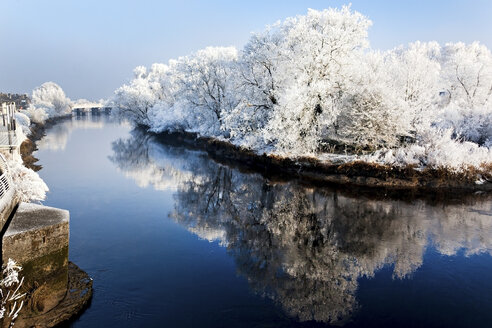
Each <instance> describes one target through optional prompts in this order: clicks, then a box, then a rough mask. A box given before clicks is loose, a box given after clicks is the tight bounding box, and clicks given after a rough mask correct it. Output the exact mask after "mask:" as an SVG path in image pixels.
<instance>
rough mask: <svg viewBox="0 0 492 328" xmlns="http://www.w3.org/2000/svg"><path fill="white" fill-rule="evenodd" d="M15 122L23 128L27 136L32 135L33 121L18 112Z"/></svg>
mask: <svg viewBox="0 0 492 328" xmlns="http://www.w3.org/2000/svg"><path fill="white" fill-rule="evenodd" d="M15 121H16V122H17V124H18V125H20V126H21V128H22V132H23V133H24V134H25V135H28V134H29V133H31V129H30V128H29V127H30V126H31V120H30V119H29V116H27V115H26V114H24V113H19V112H17V113H15Z"/></svg>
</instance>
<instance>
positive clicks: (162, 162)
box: [111, 130, 492, 323]
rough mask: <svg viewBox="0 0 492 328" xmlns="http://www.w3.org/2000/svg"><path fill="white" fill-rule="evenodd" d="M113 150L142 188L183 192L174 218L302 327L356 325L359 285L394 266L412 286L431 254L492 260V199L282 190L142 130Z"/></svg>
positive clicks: (284, 186)
mask: <svg viewBox="0 0 492 328" xmlns="http://www.w3.org/2000/svg"><path fill="white" fill-rule="evenodd" d="M113 152H114V153H113V155H112V157H111V160H112V161H113V162H114V163H115V164H116V165H117V167H118V168H119V169H120V170H121V171H122V172H124V173H125V175H126V176H128V177H131V178H133V179H135V181H137V183H138V185H139V186H142V187H146V186H153V187H154V188H155V189H158V190H168V189H171V190H174V191H175V194H174V197H175V205H174V210H173V212H172V213H171V215H170V216H171V217H172V218H173V219H174V220H175V221H176V222H178V223H179V224H181V225H183V226H185V227H186V228H187V229H188V230H189V231H190V232H193V233H194V234H196V235H197V236H199V237H200V238H203V239H206V240H209V241H217V242H219V243H220V244H221V245H223V246H224V247H227V250H228V252H229V253H230V254H231V255H232V256H233V257H234V259H235V261H236V265H237V270H238V272H239V274H240V275H243V276H244V277H246V278H247V280H248V282H249V284H250V286H251V288H252V289H253V290H254V291H256V292H257V293H259V294H260V295H263V296H265V297H268V298H271V299H272V300H274V301H275V302H277V303H278V304H279V305H280V306H281V307H282V308H283V309H284V310H285V312H286V313H288V314H289V315H290V316H292V317H296V318H298V319H299V320H300V321H308V320H316V321H321V322H328V323H343V322H344V321H346V320H348V319H350V317H351V316H352V314H353V313H354V311H356V310H357V307H358V304H357V299H356V291H357V288H358V279H359V278H361V277H369V278H370V277H373V276H374V275H375V273H376V272H377V271H378V270H380V269H381V268H383V267H385V266H388V267H390V268H391V269H392V272H393V277H394V279H410V278H411V275H412V274H413V273H414V272H415V271H416V270H417V269H418V268H419V267H420V266H421V265H422V264H423V254H424V252H425V250H426V248H427V247H430V246H432V247H434V248H435V249H436V250H437V251H438V252H439V253H440V254H443V255H449V256H451V255H455V254H456V253H457V252H459V251H464V253H465V255H466V256H468V255H472V254H480V253H489V254H491V250H492V207H491V202H490V200H489V199H488V198H487V197H486V196H483V197H478V196H477V197H473V198H471V199H468V200H462V201H454V202H448V203H442V202H440V203H439V204H432V203H429V202H427V201H426V200H418V199H416V200H392V199H378V200H375V199H369V198H366V197H359V198H355V197H352V196H348V195H347V194H344V193H341V192H339V191H336V190H330V189H321V188H311V187H307V186H303V185H302V184H301V183H299V182H296V181H292V182H284V183H276V182H272V181H269V180H268V179H265V178H263V177H262V176H261V175H258V174H248V173H242V172H240V171H239V170H236V169H231V168H229V167H227V166H224V165H221V164H218V163H216V162H214V161H212V160H210V159H209V158H208V156H207V155H206V154H204V153H202V152H199V151H192V150H188V149H186V148H184V147H180V146H177V145H175V144H173V143H172V142H171V143H169V144H162V143H160V142H157V141H156V140H155V139H154V138H153V137H151V136H148V135H146V134H145V133H143V132H141V131H139V130H134V131H133V132H132V136H131V138H129V139H127V140H118V141H117V142H115V143H113Z"/></svg>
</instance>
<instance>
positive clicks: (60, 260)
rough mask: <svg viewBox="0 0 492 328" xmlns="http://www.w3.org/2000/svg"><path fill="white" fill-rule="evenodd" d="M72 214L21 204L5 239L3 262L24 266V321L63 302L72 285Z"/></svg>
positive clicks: (3, 241)
mask: <svg viewBox="0 0 492 328" xmlns="http://www.w3.org/2000/svg"><path fill="white" fill-rule="evenodd" d="M68 242H69V212H68V211H66V210H61V209H57V208H52V207H46V206H42V205H36V204H28V203H20V204H19V207H18V208H17V211H16V212H15V214H14V216H13V217H12V221H11V222H10V224H9V226H8V228H7V231H6V232H5V234H4V236H3V238H2V261H3V263H6V262H7V260H8V259H9V258H11V259H13V260H15V261H16V262H17V263H18V264H20V265H21V266H22V268H23V269H22V271H21V272H20V275H21V276H22V277H24V285H23V288H22V290H23V291H24V292H27V298H26V301H27V304H25V308H24V309H23V310H22V311H21V314H20V318H19V319H20V321H22V320H23V318H24V319H27V318H29V317H32V316H37V315H39V314H42V313H46V312H47V311H49V310H51V309H52V308H54V307H55V306H57V305H58V303H60V301H61V300H62V299H63V298H64V296H65V294H66V292H67V286H68Z"/></svg>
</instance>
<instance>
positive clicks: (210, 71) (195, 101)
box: [176, 47, 238, 136]
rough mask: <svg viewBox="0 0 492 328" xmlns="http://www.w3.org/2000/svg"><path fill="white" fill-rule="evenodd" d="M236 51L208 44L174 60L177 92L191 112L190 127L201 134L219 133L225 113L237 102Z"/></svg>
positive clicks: (189, 117) (231, 48)
mask: <svg viewBox="0 0 492 328" xmlns="http://www.w3.org/2000/svg"><path fill="white" fill-rule="evenodd" d="M237 58H238V53H237V50H236V49H235V48H234V47H208V48H205V49H203V50H200V51H198V52H196V53H195V54H193V55H191V56H186V57H181V58H179V59H178V60H177V63H176V67H177V70H176V72H177V74H178V76H177V83H178V85H179V87H178V88H179V89H178V91H177V92H178V93H179V97H180V98H181V99H182V101H184V102H185V104H186V106H189V108H190V112H189V116H188V118H187V119H188V121H189V125H190V128H191V130H193V131H195V132H198V133H200V134H204V135H214V136H217V135H220V134H221V121H222V117H223V113H224V112H230V111H231V110H232V109H234V108H235V107H236V105H237V100H236V90H235V79H236V75H235V74H236V70H235V66H236V62H237Z"/></svg>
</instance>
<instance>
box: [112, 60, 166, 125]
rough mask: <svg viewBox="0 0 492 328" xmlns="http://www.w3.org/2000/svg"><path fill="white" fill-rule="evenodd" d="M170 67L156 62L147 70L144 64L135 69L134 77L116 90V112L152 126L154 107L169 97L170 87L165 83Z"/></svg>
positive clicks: (114, 102) (137, 122) (135, 121)
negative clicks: (151, 113)
mask: <svg viewBox="0 0 492 328" xmlns="http://www.w3.org/2000/svg"><path fill="white" fill-rule="evenodd" d="M168 70H169V67H168V66H167V65H164V64H154V65H152V67H151V69H150V70H149V71H148V72H147V69H146V68H145V67H143V66H138V67H137V68H135V70H134V79H133V80H132V81H131V82H130V83H129V84H125V85H123V86H121V87H120V88H118V89H117V90H116V91H115V95H114V97H113V99H112V102H113V104H114V105H115V114H118V115H120V116H123V117H125V118H127V119H129V120H130V121H132V122H134V123H136V124H142V125H147V126H150V124H151V122H150V120H149V117H150V112H151V110H152V107H153V106H154V105H155V104H156V103H157V102H159V101H163V100H165V99H167V97H166V93H167V92H168V88H166V84H165V83H164V81H165V79H166V76H167V73H168Z"/></svg>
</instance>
